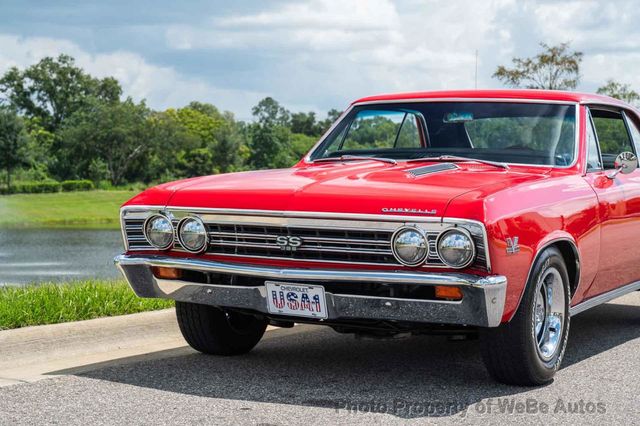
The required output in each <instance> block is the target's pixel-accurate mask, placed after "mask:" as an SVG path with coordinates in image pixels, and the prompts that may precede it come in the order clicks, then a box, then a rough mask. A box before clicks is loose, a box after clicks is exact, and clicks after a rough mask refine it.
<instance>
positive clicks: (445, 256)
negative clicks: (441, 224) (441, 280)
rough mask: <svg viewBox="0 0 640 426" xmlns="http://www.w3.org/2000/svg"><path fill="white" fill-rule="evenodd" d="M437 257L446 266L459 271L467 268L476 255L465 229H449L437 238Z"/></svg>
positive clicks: (471, 240) (469, 235)
mask: <svg viewBox="0 0 640 426" xmlns="http://www.w3.org/2000/svg"><path fill="white" fill-rule="evenodd" d="M437 247H438V256H439V257H440V260H442V261H443V262H444V263H445V264H446V265H447V266H450V267H452V268H456V269H460V268H464V267H466V266H469V265H470V264H471V262H473V258H474V257H475V255H476V248H475V245H474V244H473V239H472V238H471V234H469V232H468V231H467V230H466V229H458V228H456V229H449V230H447V231H444V232H443V233H442V234H440V236H439V237H438V242H437Z"/></svg>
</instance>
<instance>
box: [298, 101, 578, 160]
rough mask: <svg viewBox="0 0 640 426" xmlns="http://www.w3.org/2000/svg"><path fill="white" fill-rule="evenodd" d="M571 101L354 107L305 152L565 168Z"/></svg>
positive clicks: (571, 136) (569, 156)
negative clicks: (447, 157)
mask: <svg viewBox="0 0 640 426" xmlns="http://www.w3.org/2000/svg"><path fill="white" fill-rule="evenodd" d="M575 120H576V109H575V106H574V105H560V104H540V103H516V102H510V103H509V102H422V103H419V102H407V103H394V104H376V105H362V106H355V107H354V108H353V109H352V110H351V111H350V112H349V113H348V114H347V115H346V116H345V117H344V119H343V120H341V122H340V123H338V125H337V126H336V127H335V128H334V129H333V131H332V132H331V133H330V134H329V135H328V136H327V138H326V139H325V140H324V141H323V142H322V143H321V144H320V145H319V146H318V147H317V149H316V150H315V151H313V152H312V154H311V157H310V158H311V160H318V159H321V158H338V157H342V156H345V157H346V156H373V157H384V158H392V159H399V160H400V159H414V158H421V157H438V156H442V155H452V156H460V157H468V158H475V159H482V160H489V161H496V162H502V163H511V164H536V165H549V166H559V167H562V166H569V165H571V164H572V163H573V161H574V156H575V151H576V150H575V145H576V138H575V126H576V123H575Z"/></svg>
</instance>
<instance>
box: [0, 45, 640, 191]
mask: <svg viewBox="0 0 640 426" xmlns="http://www.w3.org/2000/svg"><path fill="white" fill-rule="evenodd" d="M540 47H541V51H540V52H539V53H538V54H536V55H535V56H533V57H530V58H513V60H512V66H511V67H507V66H503V65H501V66H499V67H498V68H497V69H496V71H495V73H494V74H493V77H494V78H496V79H498V80H500V81H501V82H502V83H504V84H505V85H507V86H511V87H524V88H533V89H551V90H573V89H575V88H576V87H577V85H578V83H579V80H580V77H581V75H580V64H581V61H582V57H583V54H582V52H577V51H573V50H571V47H570V44H569V43H561V44H559V45H557V46H549V45H547V44H544V43H541V44H540ZM598 93H601V94H606V95H609V96H613V97H616V98H619V99H622V100H624V101H626V102H629V103H631V104H637V103H638V102H639V101H640V95H639V94H638V93H637V92H636V91H634V90H633V89H632V88H631V87H630V86H629V85H628V84H622V83H619V82H617V81H614V80H609V81H607V82H606V83H605V84H604V85H603V86H602V87H600V88H599V89H598ZM252 114H253V121H251V122H244V121H241V120H237V119H236V118H235V117H234V115H233V114H232V113H230V112H228V111H220V110H219V109H218V108H217V107H216V106H214V105H212V104H210V103H203V102H195V101H194V102H191V103H190V104H188V105H186V106H184V107H181V108H169V109H167V110H164V111H155V110H153V109H151V108H149V107H148V106H147V105H146V104H145V102H144V101H142V102H135V101H134V100H133V99H131V98H130V97H124V96H123V91H122V87H121V86H120V84H119V82H118V81H117V80H116V79H115V78H112V77H107V78H102V79H99V78H96V77H94V76H91V75H89V74H88V73H86V72H85V71H84V70H83V69H81V68H80V67H78V66H77V65H76V64H75V61H74V59H73V58H72V57H70V56H68V55H60V56H58V57H56V58H52V57H46V58H43V59H42V60H40V61H39V62H38V63H36V64H34V65H31V66H29V67H27V68H25V69H18V68H16V67H13V68H11V69H9V70H8V71H7V72H6V73H5V74H4V75H3V76H2V77H1V78H0V170H2V171H3V172H4V176H5V179H4V183H3V184H2V185H0V187H1V186H4V187H5V188H10V187H11V184H12V180H22V181H25V180H26V181H47V180H57V181H63V180H77V179H87V180H91V181H93V182H96V183H100V182H108V183H109V184H110V185H113V186H118V185H122V184H125V183H128V182H143V183H150V182H157V181H168V180H173V179H178V178H185V177H192V176H200V175H207V174H215V173H226V172H234V171H242V170H250V169H266V168H279V167H289V166H291V165H293V164H295V163H296V162H297V161H298V160H299V159H300V158H301V157H302V156H303V155H304V154H305V153H306V152H307V151H308V150H309V148H310V147H311V146H312V145H313V144H314V143H315V141H317V139H318V138H319V136H320V135H321V134H322V133H324V131H326V129H328V128H329V127H330V126H331V124H332V123H333V122H334V121H335V120H336V119H337V117H338V116H339V115H340V111H338V110H335V109H332V110H330V111H328V113H327V116H326V117H325V118H323V119H319V118H318V117H317V116H316V114H315V113H314V112H295V113H292V112H290V111H288V110H287V109H286V108H284V107H283V106H282V105H280V104H279V103H278V102H277V101H276V100H274V99H273V98H270V97H267V98H264V99H262V100H261V101H260V102H259V103H258V104H257V105H256V106H254V107H253V109H252Z"/></svg>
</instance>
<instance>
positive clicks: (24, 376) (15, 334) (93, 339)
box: [0, 309, 186, 386]
mask: <svg viewBox="0 0 640 426" xmlns="http://www.w3.org/2000/svg"><path fill="white" fill-rule="evenodd" d="M185 346H186V343H185V341H184V339H183V338H182V335H181V334H180V330H179V329H178V325H177V323H176V319H175V311H174V310H173V309H165V310H161V311H153V312H143V313H139V314H133V315H123V316H117V317H108V318H97V319H92V320H88V321H78V322H70V323H63V324H52V325H43V326H37V327H26V328H19V329H15V330H5V331H0V386H6V385H10V384H15V383H21V382H31V381H35V380H40V379H42V378H44V377H51V376H45V375H46V374H47V373H50V372H53V371H57V370H64V369H68V368H73V367H78V366H82V365H89V364H94V363H99V362H104V361H107V360H113V359H118V358H126V357H131V356H136V355H141V354H145V353H149V352H157V351H163V350H167V349H175V348H179V347H185Z"/></svg>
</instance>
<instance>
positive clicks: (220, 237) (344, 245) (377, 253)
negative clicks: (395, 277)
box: [207, 223, 396, 263]
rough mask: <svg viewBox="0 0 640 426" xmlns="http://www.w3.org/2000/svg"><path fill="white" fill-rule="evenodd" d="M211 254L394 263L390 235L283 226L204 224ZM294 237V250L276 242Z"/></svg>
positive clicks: (368, 231)
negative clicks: (297, 244) (297, 243)
mask: <svg viewBox="0 0 640 426" xmlns="http://www.w3.org/2000/svg"><path fill="white" fill-rule="evenodd" d="M207 226H208V228H209V237H210V238H209V249H208V250H207V252H208V253H211V254H230V255H237V256H249V257H256V256H257V257H286V258H292V259H299V260H322V261H344V262H365V263H396V262H395V258H394V257H393V254H392V253H391V248H390V242H391V235H392V232H388V231H380V230H366V231H365V230H349V229H321V228H297V227H284V226H255V225H226V224H218V223H208V224H207ZM279 236H287V237H290V236H295V237H299V238H301V240H302V245H301V246H300V247H298V248H297V249H296V250H287V251H285V250H283V249H282V248H281V247H280V246H278V244H276V239H277V238H278V237H279Z"/></svg>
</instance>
